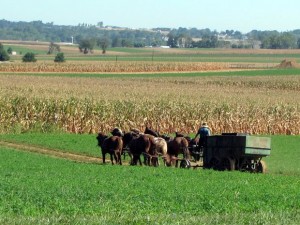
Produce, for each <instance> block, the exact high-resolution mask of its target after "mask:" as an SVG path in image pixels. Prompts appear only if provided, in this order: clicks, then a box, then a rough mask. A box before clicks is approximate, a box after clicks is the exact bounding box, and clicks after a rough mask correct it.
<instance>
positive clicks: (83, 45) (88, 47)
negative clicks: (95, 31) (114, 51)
mask: <svg viewBox="0 0 300 225" xmlns="http://www.w3.org/2000/svg"><path fill="white" fill-rule="evenodd" d="M78 44H79V46H78V47H79V50H80V52H83V53H84V54H88V53H89V52H90V53H93V50H94V47H95V44H96V41H95V39H93V38H89V39H88V38H87V39H81V40H80V41H79V43H78Z"/></svg>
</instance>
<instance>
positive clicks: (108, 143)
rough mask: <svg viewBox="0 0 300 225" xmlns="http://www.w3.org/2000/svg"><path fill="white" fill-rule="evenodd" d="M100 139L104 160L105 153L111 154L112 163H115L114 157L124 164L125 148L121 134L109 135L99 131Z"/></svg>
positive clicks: (118, 162) (103, 158) (117, 162)
mask: <svg viewBox="0 0 300 225" xmlns="http://www.w3.org/2000/svg"><path fill="white" fill-rule="evenodd" d="M96 138H97V140H98V146H100V147H101V151H102V160H103V163H105V155H106V154H107V153H108V154H110V160H111V163H112V165H114V159H115V162H116V164H120V165H122V158H121V155H122V150H123V140H122V138H121V137H119V136H111V137H108V136H107V135H105V134H103V133H101V132H100V133H99V134H98V136H97V137H96Z"/></svg>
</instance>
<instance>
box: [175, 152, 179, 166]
mask: <svg viewBox="0 0 300 225" xmlns="http://www.w3.org/2000/svg"><path fill="white" fill-rule="evenodd" d="M175 157H176V159H175V160H176V161H175V167H176V168H177V167H178V155H175Z"/></svg>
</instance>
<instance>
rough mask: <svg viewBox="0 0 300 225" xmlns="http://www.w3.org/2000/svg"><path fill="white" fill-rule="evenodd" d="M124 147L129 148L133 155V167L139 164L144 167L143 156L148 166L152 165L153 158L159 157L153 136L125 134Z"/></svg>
mask: <svg viewBox="0 0 300 225" xmlns="http://www.w3.org/2000/svg"><path fill="white" fill-rule="evenodd" d="M123 141H124V146H128V147H129V150H130V153H131V155H132V161H131V165H137V162H139V163H140V165H142V162H141V155H142V154H143V155H144V158H145V160H144V162H145V164H146V165H151V162H152V160H153V159H152V158H153V157H154V156H156V155H157V153H156V149H155V140H154V137H153V136H152V135H149V134H140V135H136V134H134V133H133V132H128V133H125V134H124V137H123Z"/></svg>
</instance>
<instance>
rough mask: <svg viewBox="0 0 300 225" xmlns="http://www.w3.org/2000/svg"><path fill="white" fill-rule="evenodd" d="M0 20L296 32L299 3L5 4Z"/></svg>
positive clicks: (116, 0)
mask: <svg viewBox="0 0 300 225" xmlns="http://www.w3.org/2000/svg"><path fill="white" fill-rule="evenodd" d="M1 9H2V10H1V14H0V20H2V19H5V20H8V21H15V22H18V21H26V22H30V21H37V20H41V21H42V22H44V23H48V22H49V23H50V22H53V23H54V24H55V25H78V24H82V23H86V24H92V25H96V24H97V23H98V22H100V21H102V22H103V24H104V26H119V27H128V28H157V27H167V28H179V27H184V28H197V29H205V28H209V29H211V30H216V31H219V32H220V31H225V30H238V31H241V32H243V33H247V32H250V31H251V30H277V31H291V30H295V29H300V13H299V9H300V1H299V0H285V1H278V0H206V1H204V0H106V1H103V0H84V1H82V0H7V1H2V2H1Z"/></svg>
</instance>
